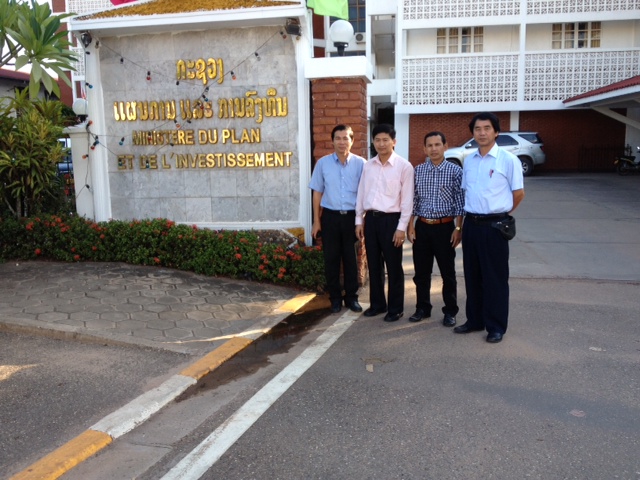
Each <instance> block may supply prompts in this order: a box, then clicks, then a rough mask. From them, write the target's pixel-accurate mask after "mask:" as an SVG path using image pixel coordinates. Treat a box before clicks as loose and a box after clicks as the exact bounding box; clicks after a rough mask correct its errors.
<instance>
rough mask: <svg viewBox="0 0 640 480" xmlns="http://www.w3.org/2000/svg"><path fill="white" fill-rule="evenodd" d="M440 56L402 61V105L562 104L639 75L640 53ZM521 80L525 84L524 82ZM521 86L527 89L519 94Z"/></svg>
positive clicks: (635, 50)
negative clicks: (521, 63) (520, 58)
mask: <svg viewBox="0 0 640 480" xmlns="http://www.w3.org/2000/svg"><path fill="white" fill-rule="evenodd" d="M518 63H519V55H518V54H503V55H489V54H475V55H469V56H462V55H437V56H428V57H421V58H410V59H405V60H403V62H402V92H401V95H400V98H399V99H398V101H399V104H400V105H402V106H407V107H412V106H429V105H456V104H457V105H461V104H466V105H469V104H487V103H506V102H511V103H513V102H518V103H520V104H522V106H523V107H524V106H525V104H526V103H527V102H536V103H539V102H556V103H557V102H559V101H562V100H565V99H567V98H570V97H572V96H575V95H579V94H581V93H584V92H588V91H590V90H593V89H596V88H600V87H602V86H605V85H609V84H611V83H615V82H619V81H621V80H625V79H627V78H630V77H632V76H634V75H638V74H639V73H640V49H630V50H619V51H618V50H616V51H612V50H607V51H601V50H598V51H591V52H568V53H565V52H541V53H529V54H525V58H524V71H519V67H518ZM520 80H522V81H520ZM519 85H522V87H520V88H522V91H519Z"/></svg>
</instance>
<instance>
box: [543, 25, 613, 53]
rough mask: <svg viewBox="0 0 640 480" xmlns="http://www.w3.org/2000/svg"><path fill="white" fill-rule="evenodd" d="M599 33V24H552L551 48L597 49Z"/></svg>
mask: <svg viewBox="0 0 640 480" xmlns="http://www.w3.org/2000/svg"><path fill="white" fill-rule="evenodd" d="M600 33H601V26H600V22H578V23H554V24H553V25H552V28H551V47H552V48H553V49H568V48H599V47H600Z"/></svg>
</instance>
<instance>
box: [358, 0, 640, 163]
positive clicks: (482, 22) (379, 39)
mask: <svg viewBox="0 0 640 480" xmlns="http://www.w3.org/2000/svg"><path fill="white" fill-rule="evenodd" d="M367 27H368V28H367V31H368V42H367V43H368V45H367V54H368V56H369V58H370V61H371V62H372V63H373V71H374V75H375V79H374V81H373V82H372V85H371V87H370V95H369V98H370V102H371V106H370V108H371V112H372V118H373V119H375V118H376V112H377V110H378V109H380V108H389V106H393V108H394V112H395V125H396V129H397V131H398V151H399V152H400V153H401V154H404V155H406V156H410V155H409V151H408V149H409V148H410V145H414V144H415V141H414V142H412V141H410V136H411V135H412V133H413V132H411V124H412V123H413V122H412V119H413V118H414V117H415V116H420V115H425V114H427V115H431V116H434V118H440V120H439V121H442V120H441V119H442V117H441V115H449V114H454V113H455V114H464V113H468V114H473V113H475V112H478V111H494V112H506V115H503V116H502V117H501V118H502V119H503V122H504V119H505V118H506V119H508V123H506V124H503V125H502V128H503V130H507V129H510V130H519V129H520V130H523V125H522V121H521V120H522V118H523V117H525V116H526V112H548V115H552V112H558V111H566V110H567V106H566V105H565V104H563V101H564V100H566V99H568V98H571V97H574V96H576V95H580V94H583V93H585V92H588V91H590V90H594V89H597V88H600V87H603V86H605V85H610V84H613V83H616V82H620V81H622V80H625V79H628V78H631V77H633V76H636V75H639V74H640V1H638V0H583V1H576V0H397V1H389V0H368V1H367ZM390 27H393V30H394V31H393V32H390ZM390 34H392V35H393V40H394V42H393V44H394V50H395V55H389V54H388V49H386V48H385V49H383V50H382V51H381V52H379V51H378V50H377V47H378V45H388V43H389V41H388V38H389V35H390ZM380 53H382V54H380ZM393 77H395V78H393ZM630 105H633V104H630ZM636 105H637V102H636ZM628 110H630V111H628V112H626V114H627V115H626V116H627V117H628V118H630V119H633V118H638V115H637V113H636V111H637V107H636V108H628ZM438 115H440V117H436V116H438ZM599 115H601V116H602V113H600V114H599ZM605 115H606V112H605ZM466 117H469V118H470V117H471V115H467V116H466ZM603 118H604V116H603ZM538 121H539V120H538ZM431 123H434V124H437V123H438V121H435V122H431ZM444 123H445V125H446V122H444ZM530 123H531V122H529V125H530ZM630 123H631V124H634V123H635V122H633V121H631V122H630ZM619 128H622V129H623V130H624V125H621V126H619ZM528 129H530V127H529V128H528ZM541 129H544V127H543V126H541V127H540V128H536V130H541ZM555 129H556V130H557V127H555ZM633 129H635V127H633V128H632V130H633ZM459 135H461V134H459ZM459 135H458V136H459ZM466 135H468V131H467V133H466ZM629 135H633V133H632V131H630V132H629V134H628V135H627V138H628V137H629ZM418 136H419V135H418ZM547 136H548V137H549V136H550V134H547ZM543 137H544V135H543ZM403 150H404V151H403Z"/></svg>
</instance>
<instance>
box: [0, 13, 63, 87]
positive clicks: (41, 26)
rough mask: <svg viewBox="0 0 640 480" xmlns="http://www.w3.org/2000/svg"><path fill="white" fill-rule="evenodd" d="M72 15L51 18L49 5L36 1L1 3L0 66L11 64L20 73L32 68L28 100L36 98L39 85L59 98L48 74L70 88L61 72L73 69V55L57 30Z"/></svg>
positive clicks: (53, 81)
mask: <svg viewBox="0 0 640 480" xmlns="http://www.w3.org/2000/svg"><path fill="white" fill-rule="evenodd" d="M71 15H72V14H60V15H53V13H52V12H51V8H50V7H49V4H48V3H44V4H39V3H37V2H36V1H35V0H28V1H22V0H0V67H3V66H5V65H12V66H14V68H15V69H16V70H19V69H21V68H22V67H24V66H26V65H30V66H31V79H30V81H29V97H30V98H31V99H34V98H36V97H37V95H38V92H39V91H40V85H41V84H42V85H44V88H45V89H46V90H47V92H49V93H53V94H55V95H56V96H58V97H60V87H59V86H58V83H57V82H56V80H55V79H54V78H53V76H52V74H51V73H50V72H54V73H55V74H57V75H58V78H62V79H63V81H64V82H66V83H67V84H68V85H70V82H69V79H68V78H67V76H66V75H65V74H64V70H73V64H74V62H75V59H76V56H75V53H73V52H72V51H71V50H70V49H69V47H70V43H69V41H68V39H67V34H66V32H65V31H64V30H61V29H60V27H61V25H62V20H63V19H64V18H66V17H69V16H71Z"/></svg>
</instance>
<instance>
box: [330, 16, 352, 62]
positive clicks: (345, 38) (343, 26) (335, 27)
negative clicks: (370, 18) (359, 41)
mask: <svg viewBox="0 0 640 480" xmlns="http://www.w3.org/2000/svg"><path fill="white" fill-rule="evenodd" d="M329 38H330V39H331V41H332V42H333V45H334V47H336V48H337V49H338V55H339V56H341V57H344V49H345V48H346V46H347V45H349V42H351V39H352V38H353V25H351V24H350V23H349V22H347V21H346V20H336V21H335V22H333V24H332V25H331V27H330V28H329Z"/></svg>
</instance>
